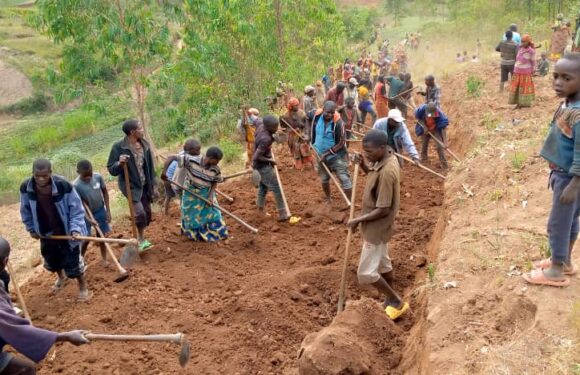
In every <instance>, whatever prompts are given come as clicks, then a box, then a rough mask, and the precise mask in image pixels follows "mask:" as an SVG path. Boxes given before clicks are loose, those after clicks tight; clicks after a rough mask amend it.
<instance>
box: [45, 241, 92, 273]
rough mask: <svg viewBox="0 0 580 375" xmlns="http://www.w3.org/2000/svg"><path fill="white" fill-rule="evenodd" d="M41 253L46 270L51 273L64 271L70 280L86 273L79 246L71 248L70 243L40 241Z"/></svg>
mask: <svg viewBox="0 0 580 375" xmlns="http://www.w3.org/2000/svg"><path fill="white" fill-rule="evenodd" d="M40 253H41V254H42V258H43V259H44V268H46V270H47V271H49V272H57V271H60V270H63V271H64V274H65V275H66V277H68V278H69V279H76V278H77V277H79V276H82V275H83V274H84V273H85V263H84V261H83V257H82V256H81V250H80V245H79V244H75V245H74V246H71V245H70V244H69V242H68V241H55V240H40Z"/></svg>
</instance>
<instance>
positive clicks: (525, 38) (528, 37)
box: [522, 34, 536, 48]
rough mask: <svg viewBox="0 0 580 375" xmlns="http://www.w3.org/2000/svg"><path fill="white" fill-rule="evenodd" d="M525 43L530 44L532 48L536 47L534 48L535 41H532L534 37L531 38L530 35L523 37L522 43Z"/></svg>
mask: <svg viewBox="0 0 580 375" xmlns="http://www.w3.org/2000/svg"><path fill="white" fill-rule="evenodd" d="M523 42H528V43H530V47H532V48H535V47H536V46H534V41H533V40H532V37H531V36H530V34H524V35H522V43H523Z"/></svg>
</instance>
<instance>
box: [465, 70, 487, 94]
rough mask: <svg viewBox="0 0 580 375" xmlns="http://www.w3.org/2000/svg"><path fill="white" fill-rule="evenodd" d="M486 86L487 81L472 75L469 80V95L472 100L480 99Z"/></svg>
mask: <svg viewBox="0 0 580 375" xmlns="http://www.w3.org/2000/svg"><path fill="white" fill-rule="evenodd" d="M484 86H485V81H484V80H483V79H481V78H480V77H477V76H474V75H470V76H469V78H467V93H468V94H469V96H471V97H472V98H478V97H479V96H481V92H482V90H483V87H484Z"/></svg>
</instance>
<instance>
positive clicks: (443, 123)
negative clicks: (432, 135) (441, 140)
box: [415, 104, 449, 136]
mask: <svg viewBox="0 0 580 375" xmlns="http://www.w3.org/2000/svg"><path fill="white" fill-rule="evenodd" d="M437 111H438V112H439V117H435V126H436V129H445V128H446V127H447V125H449V118H448V117H447V115H445V113H443V111H442V110H441V109H440V108H437ZM426 112H427V104H421V105H420V106H419V107H417V109H416V110H415V118H416V119H417V121H418V122H420V123H421V124H423V125H425V118H426V117H427V113H426ZM423 132H424V131H423V127H422V126H421V125H420V124H419V123H417V124H416V125H415V134H416V135H417V136H420V135H422V134H423Z"/></svg>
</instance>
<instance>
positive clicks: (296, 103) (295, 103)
mask: <svg viewBox="0 0 580 375" xmlns="http://www.w3.org/2000/svg"><path fill="white" fill-rule="evenodd" d="M299 105H300V101H299V100H298V99H296V98H290V100H289V101H288V110H289V111H291V110H292V108H294V107H297V106H299Z"/></svg>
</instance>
